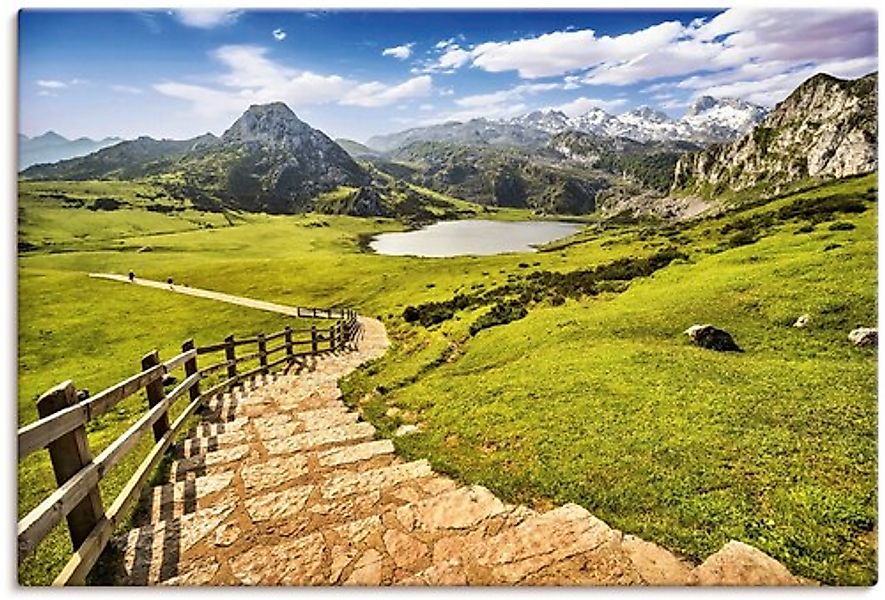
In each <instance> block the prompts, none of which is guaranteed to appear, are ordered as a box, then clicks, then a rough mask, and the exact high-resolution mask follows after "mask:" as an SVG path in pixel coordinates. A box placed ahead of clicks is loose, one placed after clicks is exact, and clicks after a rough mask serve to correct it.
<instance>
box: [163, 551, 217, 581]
mask: <svg viewBox="0 0 885 600" xmlns="http://www.w3.org/2000/svg"><path fill="white" fill-rule="evenodd" d="M219 567H220V565H219V564H218V561H217V560H215V559H214V558H213V557H211V556H207V557H204V558H201V559H200V560H198V561H196V562H193V563H191V564H189V565H188V570H187V572H185V573H182V574H181V575H177V576H175V577H172V578H171V579H167V580H165V581H163V582H162V585H173V586H198V585H207V584H208V583H209V582H210V581H212V578H213V577H215V574H216V573H218V569H219Z"/></svg>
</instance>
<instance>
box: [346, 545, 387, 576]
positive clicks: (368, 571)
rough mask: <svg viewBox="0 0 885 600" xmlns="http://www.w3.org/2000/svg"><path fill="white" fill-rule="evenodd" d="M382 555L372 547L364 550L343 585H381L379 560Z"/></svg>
mask: <svg viewBox="0 0 885 600" xmlns="http://www.w3.org/2000/svg"><path fill="white" fill-rule="evenodd" d="M383 558H384V557H383V556H382V555H381V553H380V552H378V551H377V550H375V549H374V548H369V549H368V550H366V552H365V554H363V555H362V556H361V557H360V559H359V560H358V561H357V563H356V567H355V568H354V569H353V573H351V574H350V577H348V578H347V581H345V582H344V585H381V576H382V572H381V561H382V559H383Z"/></svg>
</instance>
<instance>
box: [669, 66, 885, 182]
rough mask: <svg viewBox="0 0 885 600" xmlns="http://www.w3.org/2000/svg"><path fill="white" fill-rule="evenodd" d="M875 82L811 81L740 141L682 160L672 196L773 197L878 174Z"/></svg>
mask: <svg viewBox="0 0 885 600" xmlns="http://www.w3.org/2000/svg"><path fill="white" fill-rule="evenodd" d="M877 81H878V74H877V73H872V74H870V75H867V76H866V77H862V78H860V79H856V80H842V79H836V78H835V77H831V76H829V75H825V74H818V75H815V76H814V77H812V78H810V79H808V80H807V81H806V82H805V83H803V84H802V85H800V86H799V87H798V88H796V90H795V91H794V92H793V93H792V94H790V96H789V97H788V98H787V99H786V100H784V101H783V102H781V103H780V104H778V105H777V107H776V108H775V110H774V111H772V112H771V114H769V115H768V116H767V117H766V118H765V119H764V120H763V121H762V122H761V123H759V125H757V126H756V127H755V128H754V129H753V130H752V131H750V132H748V133H746V134H745V135H744V136H742V137H741V138H739V139H738V140H736V141H734V142H732V143H730V144H718V145H713V146H710V147H708V148H707V149H706V150H703V151H701V152H696V153H691V154H686V155H684V156H682V158H680V160H679V162H678V163H677V164H676V171H675V175H674V183H673V187H672V189H671V192H673V193H678V194H696V195H700V196H705V197H710V196H714V195H718V194H721V193H723V192H725V191H740V190H743V189H747V188H751V187H754V186H758V185H765V186H767V188H768V190H769V191H770V192H771V193H777V192H779V191H783V190H784V189H786V188H787V187H788V186H789V185H790V184H792V183H794V182H797V181H799V180H802V179H806V178H818V179H832V178H839V177H848V176H851V175H858V174H862V173H869V172H871V171H875V170H876V168H877V167H878V161H877V136H878V128H877V103H878V94H877V92H876V86H877Z"/></svg>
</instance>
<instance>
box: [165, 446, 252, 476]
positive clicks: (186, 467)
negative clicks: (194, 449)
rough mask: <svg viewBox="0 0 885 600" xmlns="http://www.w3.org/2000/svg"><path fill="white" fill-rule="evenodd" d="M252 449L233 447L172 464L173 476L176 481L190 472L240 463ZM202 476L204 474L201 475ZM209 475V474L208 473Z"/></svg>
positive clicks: (183, 459)
mask: <svg viewBox="0 0 885 600" xmlns="http://www.w3.org/2000/svg"><path fill="white" fill-rule="evenodd" d="M250 451H251V449H250V448H249V446H247V445H245V444H242V445H240V446H231V447H230V448H223V449H221V450H216V451H214V452H209V453H208V454H200V455H197V456H192V457H190V458H182V459H181V460H178V461H175V462H173V463H172V469H171V471H172V475H173V478H174V479H181V478H182V477H185V476H186V474H187V473H188V472H189V471H197V472H199V471H201V470H208V469H210V468H212V467H218V466H220V465H226V464H228V463H233V462H239V461H241V460H243V459H244V458H245V457H246V456H248V455H249V452H250ZM200 474H201V475H202V474H204V473H200ZM206 474H208V472H207V473H206Z"/></svg>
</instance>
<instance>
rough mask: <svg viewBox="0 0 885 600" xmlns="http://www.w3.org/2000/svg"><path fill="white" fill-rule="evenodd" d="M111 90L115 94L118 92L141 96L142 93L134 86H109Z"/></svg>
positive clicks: (141, 90) (142, 91)
mask: <svg viewBox="0 0 885 600" xmlns="http://www.w3.org/2000/svg"><path fill="white" fill-rule="evenodd" d="M111 90H113V91H115V92H119V93H121V94H143V93H144V90H143V89H141V88H139V87H135V86H134V85H120V84H114V85H112V86H111Z"/></svg>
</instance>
